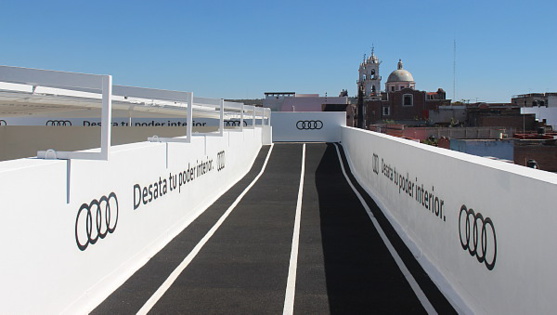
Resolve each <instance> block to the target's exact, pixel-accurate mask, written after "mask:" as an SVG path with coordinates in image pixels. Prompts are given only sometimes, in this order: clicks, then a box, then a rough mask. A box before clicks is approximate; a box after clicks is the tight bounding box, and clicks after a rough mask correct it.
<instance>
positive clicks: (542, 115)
mask: <svg viewBox="0 0 557 315" xmlns="http://www.w3.org/2000/svg"><path fill="white" fill-rule="evenodd" d="M520 113H521V114H536V119H537V120H539V121H542V119H545V120H546V121H547V124H548V125H551V126H552V127H553V130H557V107H521V108H520Z"/></svg>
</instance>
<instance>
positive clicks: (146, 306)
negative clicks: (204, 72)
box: [137, 144, 274, 315]
mask: <svg viewBox="0 0 557 315" xmlns="http://www.w3.org/2000/svg"><path fill="white" fill-rule="evenodd" d="M273 147H274V144H271V148H270V149H269V152H267V157H266V158H265V162H264V163H263V167H262V168H261V171H260V172H259V174H257V176H256V177H255V178H254V179H253V181H252V182H251V183H250V184H249V185H248V187H246V189H244V191H243V192H242V193H241V194H240V195H239V196H238V197H237V198H236V200H234V202H233V203H232V204H231V205H230V207H228V209H227V210H226V212H225V213H224V214H223V215H222V216H221V217H220V218H219V220H218V221H217V222H216V223H215V224H214V225H213V227H212V228H211V229H210V230H209V232H207V234H205V236H204V237H203V238H202V239H201V240H200V241H199V243H197V245H196V246H195V247H194V248H193V250H192V251H191V252H190V253H189V254H188V255H187V256H186V258H184V260H183V261H182V262H181V263H180V265H178V267H176V269H174V271H172V273H171V274H170V276H168V278H167V279H166V280H165V281H164V282H163V284H162V285H161V286H160V287H159V288H158V289H157V291H155V293H153V295H152V296H151V297H150V298H149V299H148V300H147V301H146V302H145V304H144V305H143V306H142V307H141V309H139V311H138V312H137V314H140V315H144V314H147V313H148V312H149V311H150V310H151V309H152V308H153V306H155V304H156V303H157V302H158V301H159V300H160V298H161V297H162V296H163V295H164V293H166V291H167V290H168V289H169V288H170V287H171V286H172V284H173V283H174V281H176V279H178V277H179V276H180V274H181V273H182V272H183V271H184V269H186V268H187V267H188V265H189V264H190V263H191V262H192V260H193V259H194V258H195V256H197V254H198V253H199V251H201V249H202V248H203V246H205V244H206V243H207V242H208V241H209V239H210V238H211V237H212V236H213V235H214V234H215V232H216V231H217V230H218V229H219V228H220V226H221V225H222V224H223V222H224V221H225V220H226V218H228V216H229V215H230V213H232V211H233V210H234V208H236V206H237V205H238V204H239V203H240V201H241V200H242V199H243V198H244V196H245V195H246V194H247V193H248V191H250V190H251V188H252V187H253V186H254V185H255V183H256V182H257V181H258V180H259V178H260V177H261V175H263V173H264V172H265V169H266V168H267V163H268V162H269V158H270V156H271V152H272V151H273Z"/></svg>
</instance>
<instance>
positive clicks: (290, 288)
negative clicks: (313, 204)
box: [282, 143, 306, 315]
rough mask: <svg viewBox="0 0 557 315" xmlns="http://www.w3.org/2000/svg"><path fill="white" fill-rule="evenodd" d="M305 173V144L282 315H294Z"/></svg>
mask: <svg viewBox="0 0 557 315" xmlns="http://www.w3.org/2000/svg"><path fill="white" fill-rule="evenodd" d="M305 172H306V144H305V143H304V145H303V146H302V167H301V172H300V186H299V187H298V201H297V202H296V216H295V217H294V231H293V232H292V247H291V252H290V266H289V268H288V280H287V283H286V294H285V296H284V308H283V310H282V314H283V315H292V314H294V297H295V295H296V273H297V270H298V249H299V245H300V225H301V217H302V198H303V196H304V175H305Z"/></svg>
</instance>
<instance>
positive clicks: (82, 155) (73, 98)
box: [0, 66, 271, 160]
mask: <svg viewBox="0 0 557 315" xmlns="http://www.w3.org/2000/svg"><path fill="white" fill-rule="evenodd" d="M0 90H2V91H4V92H5V93H7V94H8V96H9V99H11V100H16V101H22V100H27V99H30V98H32V97H33V96H38V95H40V100H41V101H42V100H44V99H45V98H47V99H49V100H50V102H51V103H54V104H56V102H57V100H58V101H59V102H60V103H61V104H63V105H58V106H67V107H68V109H71V108H72V106H73V107H81V108H83V107H85V108H100V109H101V140H100V143H101V146H100V152H67V151H56V150H54V149H49V150H46V151H39V152H38V153H37V157H38V158H42V159H92V160H108V159H109V156H110V147H111V142H110V139H111V128H112V115H111V114H112V110H113V109H119V110H127V111H130V112H131V111H137V112H158V113H165V114H168V113H171V114H172V115H176V116H180V117H183V116H185V117H186V119H187V123H186V128H185V130H184V135H183V137H182V136H180V137H176V138H159V137H157V136H154V137H151V138H149V139H148V140H149V141H156V142H187V143H189V142H191V138H192V137H193V136H196V135H203V136H223V134H224V128H225V124H224V120H225V119H232V118H233V119H240V128H239V130H240V131H242V130H243V128H244V121H245V120H246V119H251V120H252V124H251V128H255V127H256V121H257V120H260V121H261V126H264V125H267V126H270V116H271V112H270V110H269V109H264V108H257V107H255V106H248V105H244V104H241V103H235V102H227V101H224V99H214V98H201V97H195V98H194V96H193V93H192V92H180V91H168V90H158V89H148V88H139V87H130V86H118V85H114V86H113V85H112V76H110V75H95V74H83V73H70V72H60V71H50V70H37V69H26V68H17V67H8V66H0ZM61 100H63V102H61ZM99 101H100V104H99ZM41 106H43V107H46V106H47V105H45V104H44V103H41ZM194 117H204V118H213V119H218V120H219V125H218V126H219V127H218V131H217V132H211V133H200V134H194V133H193V130H192V127H193V118H194ZM130 121H131V118H130ZM129 125H130V126H131V123H130V124H129Z"/></svg>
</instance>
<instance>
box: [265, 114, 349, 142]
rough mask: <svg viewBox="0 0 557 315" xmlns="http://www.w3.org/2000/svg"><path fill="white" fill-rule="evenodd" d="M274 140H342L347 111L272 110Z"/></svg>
mask: <svg viewBox="0 0 557 315" xmlns="http://www.w3.org/2000/svg"><path fill="white" fill-rule="evenodd" d="M271 126H272V127H273V141H327V142H338V141H340V128H341V126H346V112H296V113H288V112H272V114H271Z"/></svg>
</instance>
